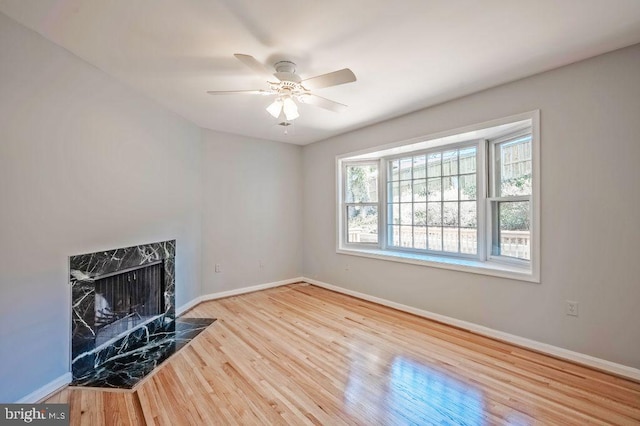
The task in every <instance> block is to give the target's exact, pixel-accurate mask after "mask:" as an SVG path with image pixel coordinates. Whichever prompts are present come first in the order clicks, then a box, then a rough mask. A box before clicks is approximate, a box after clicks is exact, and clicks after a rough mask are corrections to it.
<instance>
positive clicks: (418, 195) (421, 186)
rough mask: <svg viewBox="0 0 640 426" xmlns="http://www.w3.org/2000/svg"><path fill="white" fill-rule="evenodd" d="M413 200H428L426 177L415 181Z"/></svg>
mask: <svg viewBox="0 0 640 426" xmlns="http://www.w3.org/2000/svg"><path fill="white" fill-rule="evenodd" d="M413 201H427V181H426V180H425V179H418V180H414V181H413Z"/></svg>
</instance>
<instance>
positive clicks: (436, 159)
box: [427, 152, 442, 177]
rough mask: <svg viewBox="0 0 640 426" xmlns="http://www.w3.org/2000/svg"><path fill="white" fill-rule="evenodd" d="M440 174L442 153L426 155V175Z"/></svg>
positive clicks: (434, 175)
mask: <svg viewBox="0 0 640 426" xmlns="http://www.w3.org/2000/svg"><path fill="white" fill-rule="evenodd" d="M436 176H442V155H441V154H440V153H439V152H438V153H435V154H429V155H428V156H427V177H436Z"/></svg>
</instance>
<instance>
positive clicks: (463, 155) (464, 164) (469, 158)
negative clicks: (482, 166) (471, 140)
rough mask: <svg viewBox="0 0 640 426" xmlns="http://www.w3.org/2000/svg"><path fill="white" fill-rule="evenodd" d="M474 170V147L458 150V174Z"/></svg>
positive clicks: (473, 171)
mask: <svg viewBox="0 0 640 426" xmlns="http://www.w3.org/2000/svg"><path fill="white" fill-rule="evenodd" d="M475 172H476V147H475V146H474V147H471V148H464V149H461V150H460V174H461V175H462V174H465V173H475Z"/></svg>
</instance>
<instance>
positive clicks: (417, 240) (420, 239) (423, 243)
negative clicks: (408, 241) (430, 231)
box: [413, 226, 427, 249]
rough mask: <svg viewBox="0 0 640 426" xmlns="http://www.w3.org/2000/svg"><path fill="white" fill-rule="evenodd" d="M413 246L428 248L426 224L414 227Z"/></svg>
mask: <svg viewBox="0 0 640 426" xmlns="http://www.w3.org/2000/svg"><path fill="white" fill-rule="evenodd" d="M413 248H417V249H426V248H427V228H426V226H414V227H413Z"/></svg>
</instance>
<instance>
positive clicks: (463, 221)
mask: <svg viewBox="0 0 640 426" xmlns="http://www.w3.org/2000/svg"><path fill="white" fill-rule="evenodd" d="M476 207H477V206H476V202H475V201H463V202H461V203H460V226H463V227H466V228H477V227H478V212H477V211H476Z"/></svg>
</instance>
